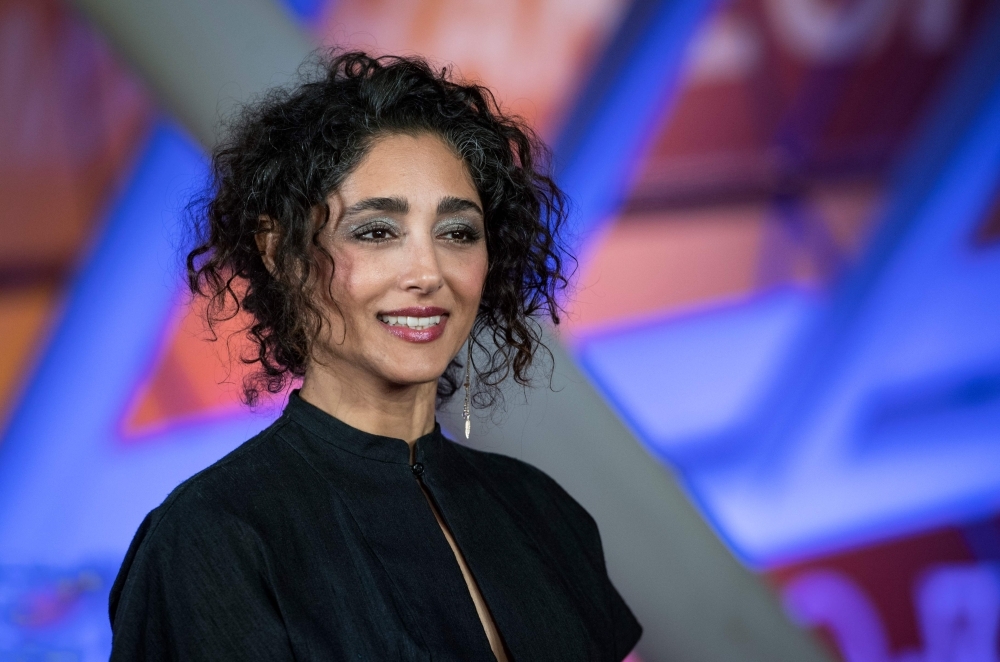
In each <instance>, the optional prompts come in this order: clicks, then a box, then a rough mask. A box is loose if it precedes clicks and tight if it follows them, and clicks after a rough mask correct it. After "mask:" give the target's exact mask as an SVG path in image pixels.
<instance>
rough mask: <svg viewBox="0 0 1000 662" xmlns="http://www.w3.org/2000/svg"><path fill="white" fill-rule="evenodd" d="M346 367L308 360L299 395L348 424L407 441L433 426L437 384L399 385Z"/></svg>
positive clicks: (416, 437)
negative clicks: (308, 363) (309, 361)
mask: <svg viewBox="0 0 1000 662" xmlns="http://www.w3.org/2000/svg"><path fill="white" fill-rule="evenodd" d="M357 372H359V371H354V370H351V369H350V368H349V367H346V366H335V367H334V366H326V365H322V364H319V363H315V362H314V363H311V364H310V365H309V367H308V368H307V369H306V375H305V378H304V379H303V381H302V389H301V390H300V391H299V395H300V396H301V397H302V399H303V400H305V401H306V402H308V403H309V404H311V405H314V406H316V407H319V408H320V409H322V410H323V411H325V412H326V413H328V414H330V415H331V416H333V417H335V418H337V419H340V420H341V421H343V422H344V423H347V424H348V425H350V426H351V427H354V428H357V429H359V430H363V431H365V432H368V433H370V434H377V435H380V436H383V437H394V438H396V439H402V440H404V441H405V442H406V443H408V444H410V447H411V448H412V446H413V442H415V441H416V440H417V439H418V438H419V437H422V436H424V435H425V434H427V433H428V432H431V431H432V430H433V429H434V405H435V398H436V397H437V383H436V382H428V383H425V384H413V385H407V386H398V385H393V384H389V383H386V382H385V381H382V380H379V379H377V378H375V377H374V375H372V374H370V373H367V372H365V373H363V374H355V373H357Z"/></svg>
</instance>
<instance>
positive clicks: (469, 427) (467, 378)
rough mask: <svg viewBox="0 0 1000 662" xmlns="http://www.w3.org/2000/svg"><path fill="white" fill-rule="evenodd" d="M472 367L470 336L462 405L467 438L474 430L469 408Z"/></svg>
mask: <svg viewBox="0 0 1000 662" xmlns="http://www.w3.org/2000/svg"><path fill="white" fill-rule="evenodd" d="M471 368H472V338H469V351H468V352H467V353H466V355H465V405H464V406H463V407H462V418H463V419H464V420H465V438H466V439H468V438H469V433H470V432H472V417H471V415H472V410H471V409H470V408H469V398H470V395H469V391H470V389H469V382H470V371H471Z"/></svg>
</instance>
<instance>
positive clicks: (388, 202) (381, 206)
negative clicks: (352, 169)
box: [344, 195, 483, 216]
mask: <svg viewBox="0 0 1000 662" xmlns="http://www.w3.org/2000/svg"><path fill="white" fill-rule="evenodd" d="M363 211H381V212H387V213H390V214H406V213H408V212H409V211H410V203H409V202H407V200H406V198H400V197H396V196H393V197H386V198H365V199H364V200H361V201H359V202H355V203H354V204H353V205H351V206H350V207H348V208H347V209H345V210H344V215H345V216H353V215H354V214H359V213H361V212H363ZM463 211H474V212H476V213H477V214H479V215H480V216H482V215H483V210H482V209H481V208H480V207H479V205H477V204H476V203H475V202H473V201H472V200H469V199H467V198H456V197H455V196H452V195H449V196H447V197H445V198H442V200H441V202H439V203H438V208H437V213H438V215H439V216H444V215H445V214H456V213H458V212H463Z"/></svg>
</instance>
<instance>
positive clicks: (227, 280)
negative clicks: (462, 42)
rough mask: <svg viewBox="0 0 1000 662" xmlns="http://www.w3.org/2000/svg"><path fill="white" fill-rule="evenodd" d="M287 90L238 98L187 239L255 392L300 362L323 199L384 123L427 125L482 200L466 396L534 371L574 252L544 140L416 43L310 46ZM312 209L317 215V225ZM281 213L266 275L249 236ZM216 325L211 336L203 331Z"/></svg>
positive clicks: (452, 384)
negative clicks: (417, 53)
mask: <svg viewBox="0 0 1000 662" xmlns="http://www.w3.org/2000/svg"><path fill="white" fill-rule="evenodd" d="M311 64H312V66H308V65H307V66H305V67H304V68H303V70H302V72H300V78H301V80H300V81H299V83H298V84H297V85H295V86H293V87H290V88H279V89H275V90H272V91H270V92H269V93H267V94H266V95H265V96H263V97H262V98H260V99H258V100H256V101H254V102H252V103H250V104H248V105H247V106H245V107H244V108H243V109H242V110H241V111H240V112H239V113H237V114H236V116H235V117H234V119H233V120H231V121H230V123H229V124H228V125H227V127H226V138H225V140H223V141H222V142H221V143H220V144H219V146H218V147H217V148H216V149H215V150H214V152H213V154H212V168H211V173H212V181H211V186H210V187H209V188H208V189H207V190H206V192H205V193H204V194H203V195H202V196H201V197H199V198H198V200H196V201H195V203H194V204H193V205H192V210H193V212H194V213H193V215H192V220H193V222H194V234H195V239H194V242H193V243H195V247H194V248H193V249H192V250H191V251H190V253H188V255H187V280H188V285H189V287H190V289H191V292H192V293H193V294H194V295H195V296H202V297H205V298H206V299H207V304H208V305H207V306H206V307H205V316H206V318H207V322H208V325H209V328H210V329H212V330H213V333H214V331H215V329H216V328H217V325H218V324H219V323H220V322H224V321H228V320H233V319H235V318H237V317H238V316H240V315H241V314H242V315H246V316H247V319H249V322H248V323H247V325H246V326H245V327H244V328H243V332H245V334H246V337H247V339H248V340H249V341H250V342H251V345H250V347H252V350H251V352H250V354H244V355H241V356H240V360H241V361H242V362H243V363H244V364H248V365H256V368H255V370H253V371H252V372H251V373H250V374H248V375H247V376H246V377H245V378H244V380H243V397H244V401H245V402H246V403H247V404H249V405H251V406H252V405H254V404H256V403H257V402H258V399H259V397H260V395H261V393H262V392H263V391H267V392H269V393H272V394H276V393H280V392H282V391H284V390H285V389H286V388H287V387H288V386H289V385H290V384H291V383H292V381H293V380H294V379H295V378H300V377H302V376H303V375H304V374H305V369H306V365H307V361H308V359H309V356H310V346H311V343H312V340H313V339H314V338H316V337H317V334H318V333H319V331H320V330H321V328H322V324H323V316H322V314H321V313H320V311H319V309H318V308H317V306H316V305H315V303H314V301H313V298H312V296H311V295H310V292H309V288H308V287H307V282H308V281H309V279H310V275H311V274H313V273H316V272H314V270H315V269H317V268H318V267H319V264H318V262H317V261H318V260H320V259H329V260H331V261H332V258H331V257H330V256H329V254H328V253H326V252H325V250H323V249H322V248H321V247H320V246H319V244H318V242H317V236H318V235H319V232H320V230H321V229H322V227H323V226H324V225H326V223H327V222H329V218H330V209H329V207H328V206H327V203H326V199H327V197H328V196H329V194H330V193H331V192H333V191H334V190H336V188H337V187H338V186H339V185H340V184H341V182H342V181H343V180H344V178H345V177H346V176H347V175H348V174H349V173H350V172H351V171H352V170H353V169H354V168H355V167H356V166H357V165H358V164H359V163H360V161H361V160H362V158H363V157H364V156H365V154H366V153H367V151H368V149H369V148H370V147H371V145H372V144H373V140H374V139H375V138H376V137H378V136H380V135H386V134H393V133H397V134H398V133H402V134H409V135H413V134H418V133H423V132H431V133H434V134H436V135H437V136H439V137H440V138H442V139H443V140H444V141H445V142H446V143H447V144H449V145H450V146H451V147H452V148H453V149H454V150H455V151H456V153H457V154H459V155H460V156H461V158H462V159H463V160H464V162H465V164H466V166H467V167H468V169H469V172H470V174H471V176H472V180H473V182H474V184H475V186H476V189H477V191H478V193H479V196H480V199H481V200H482V202H483V207H484V210H483V211H484V215H485V225H486V246H487V253H488V271H487V275H486V282H485V285H484V288H483V296H482V300H481V303H480V306H479V310H478V313H477V316H476V320H475V323H474V325H473V330H472V338H473V347H474V349H475V351H474V357H473V360H472V366H471V370H472V371H473V374H474V375H475V376H476V380H475V383H476V388H475V389H474V396H473V397H474V402H475V403H476V405H477V406H479V407H488V406H491V405H492V404H494V403H495V402H496V401H497V398H498V396H499V394H500V392H499V388H498V387H499V384H500V383H501V382H502V381H503V380H504V379H505V378H507V377H508V376H509V375H513V378H514V380H516V381H517V383H519V384H521V385H527V384H528V383H529V382H530V376H529V372H530V371H529V368H530V367H531V365H532V362H533V360H534V359H535V358H536V354H537V353H538V351H539V350H542V351H543V352H545V353H546V354H548V358H549V359H551V353H549V352H548V348H547V347H545V345H544V344H543V343H542V341H541V327H540V326H539V323H538V319H537V318H539V317H545V316H547V317H548V318H549V319H551V321H552V322H553V323H555V324H558V323H559V312H560V307H559V303H558V301H557V299H556V295H557V291H558V290H559V289H562V288H565V287H566V285H567V274H566V273H565V266H566V264H567V262H568V261H570V260H572V257H571V256H570V255H569V254H568V253H567V252H566V250H565V247H564V243H563V242H562V240H561V239H560V230H561V228H562V226H563V225H564V222H565V219H566V201H565V198H564V195H563V193H562V192H561V191H560V190H559V188H558V187H557V186H556V185H555V183H554V182H553V180H552V178H551V176H550V175H549V164H550V161H551V160H550V157H549V152H548V150H547V148H546V147H545V145H544V144H543V143H542V142H541V141H540V140H539V138H538V137H537V135H536V134H535V133H534V132H533V131H532V129H531V128H530V127H529V126H528V125H527V124H526V123H525V122H524V121H523V120H522V119H520V118H518V117H516V116H511V115H506V114H504V113H503V111H502V110H501V108H500V107H499V105H498V103H497V101H496V99H495V98H494V96H493V95H492V94H491V93H490V91H489V90H488V89H486V88H485V87H482V86H480V85H475V84H469V83H465V82H462V81H456V80H454V79H453V76H452V75H451V72H450V71H449V70H448V69H442V70H441V71H435V70H434V69H432V68H431V66H430V65H428V63H427V62H426V61H425V60H424V59H422V58H418V57H396V56H383V57H373V56H370V55H368V54H366V53H363V52H358V51H352V52H338V51H332V52H329V53H326V54H323V55H318V56H315V57H314V58H313V60H312V61H311ZM317 214H325V215H326V216H325V220H322V222H321V223H319V226H320V227H319V229H317V228H316V226H317V220H319V219H317V216H316V215H317ZM260 219H269V221H270V222H272V223H274V224H275V225H276V226H277V228H276V229H277V230H278V233H277V234H278V246H277V250H276V255H275V256H274V270H273V273H272V272H271V271H269V270H268V269H267V268H266V267H265V265H264V262H263V260H262V258H261V255H260V253H259V250H258V247H257V244H256V241H255V236H256V234H257V233H259V232H260V231H261V230H262V227H261V220H260ZM214 337H216V338H217V337H218V336H217V335H215V336H214ZM462 369H463V366H462V364H461V363H460V361H459V360H458V359H456V360H453V361H452V362H451V364H450V365H449V366H448V369H447V370H446V371H445V373H444V375H442V377H441V379H440V380H439V381H438V389H437V394H438V403H439V404H440V403H442V402H443V401H445V400H447V399H448V398H449V397H450V396H451V395H453V394H454V393H455V391H456V390H457V389H458V383H459V376H460V374H461V370H462Z"/></svg>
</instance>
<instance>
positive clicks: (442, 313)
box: [377, 306, 448, 343]
mask: <svg viewBox="0 0 1000 662" xmlns="http://www.w3.org/2000/svg"><path fill="white" fill-rule="evenodd" d="M377 317H378V320H379V322H380V323H381V324H382V326H383V328H385V329H386V330H387V331H388V332H389V333H391V334H392V335H394V336H396V337H397V338H399V339H401V340H406V341H407V342H417V343H421V342H431V341H432V340H437V339H438V338H440V337H441V335H442V334H443V333H444V327H445V324H447V322H448V311H447V310H445V309H444V308H438V307H436V306H411V307H409V308H398V309H396V310H388V311H385V312H381V313H379V314H378V315H377Z"/></svg>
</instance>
